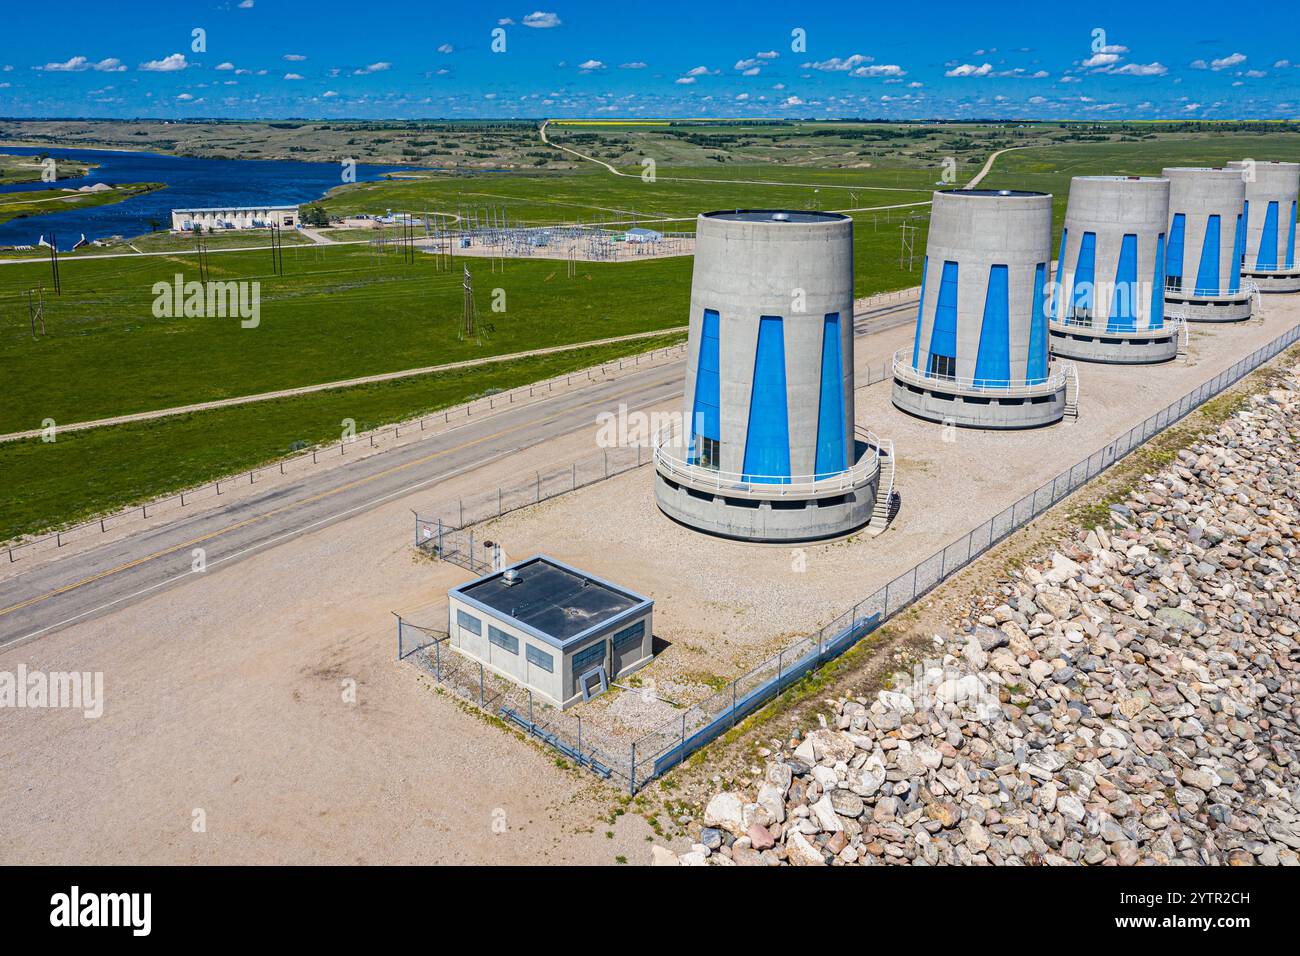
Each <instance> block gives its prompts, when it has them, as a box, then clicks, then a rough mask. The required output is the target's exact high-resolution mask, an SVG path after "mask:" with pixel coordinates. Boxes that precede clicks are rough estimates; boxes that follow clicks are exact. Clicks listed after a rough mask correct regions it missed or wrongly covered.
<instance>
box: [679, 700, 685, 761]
mask: <svg viewBox="0 0 1300 956" xmlns="http://www.w3.org/2000/svg"><path fill="white" fill-rule="evenodd" d="M685 761H686V711H682V746H681V749H680V750H678V751H677V762H678V763H684V762H685Z"/></svg>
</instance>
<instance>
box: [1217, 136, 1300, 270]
mask: <svg viewBox="0 0 1300 956" xmlns="http://www.w3.org/2000/svg"><path fill="white" fill-rule="evenodd" d="M1228 165H1229V166H1231V167H1233V168H1235V169H1240V170H1241V171H1242V177H1243V179H1244V180H1245V185H1246V207H1245V220H1246V247H1245V248H1246V253H1245V259H1244V260H1243V262H1242V267H1241V277H1242V280H1243V281H1245V282H1253V283H1254V284H1255V285H1256V286H1258V287H1259V290H1260V291H1261V292H1300V266H1297V264H1296V259H1295V230H1296V198H1297V194H1300V163H1279V162H1257V161H1255V160H1246V161H1244V162H1240V163H1229V164H1228Z"/></svg>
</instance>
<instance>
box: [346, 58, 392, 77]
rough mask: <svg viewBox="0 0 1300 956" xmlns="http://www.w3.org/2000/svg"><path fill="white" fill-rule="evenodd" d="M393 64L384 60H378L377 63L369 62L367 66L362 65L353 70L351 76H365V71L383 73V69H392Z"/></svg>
mask: <svg viewBox="0 0 1300 956" xmlns="http://www.w3.org/2000/svg"><path fill="white" fill-rule="evenodd" d="M392 67H393V64H391V63H389V62H387V61H386V60H380V61H379V62H378V63H371V64H370V65H369V66H363V67H362V68H361V69H359V70H353V71H352V75H353V76H365V75H366V74H367V73H383V72H384V71H385V70H390V69H392Z"/></svg>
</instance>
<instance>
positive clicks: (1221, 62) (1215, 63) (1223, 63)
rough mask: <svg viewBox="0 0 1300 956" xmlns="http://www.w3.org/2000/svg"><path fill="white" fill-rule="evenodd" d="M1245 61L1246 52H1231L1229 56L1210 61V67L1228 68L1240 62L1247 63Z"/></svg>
mask: <svg viewBox="0 0 1300 956" xmlns="http://www.w3.org/2000/svg"><path fill="white" fill-rule="evenodd" d="M1245 62H1246V55H1245V54H1244V53H1229V54H1228V55H1227V56H1225V57H1223V58H1221V59H1218V60H1212V61H1210V69H1211V70H1226V69H1227V68H1228V67H1230V66H1236V65H1237V64H1239V63H1245Z"/></svg>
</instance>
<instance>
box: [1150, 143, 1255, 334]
mask: <svg viewBox="0 0 1300 956" xmlns="http://www.w3.org/2000/svg"><path fill="white" fill-rule="evenodd" d="M1161 175H1162V176H1164V177H1165V178H1166V179H1168V180H1169V241H1168V244H1167V249H1166V252H1165V312H1166V314H1167V315H1170V316H1175V317H1178V318H1182V319H1184V320H1186V321H1188V322H1241V321H1244V320H1245V319H1249V318H1250V313H1251V300H1252V297H1253V296H1252V292H1251V290H1250V289H1249V288H1248V287H1247V286H1246V285H1245V284H1244V283H1243V282H1242V281H1241V263H1242V259H1243V257H1244V256H1245V254H1246V184H1245V183H1244V182H1243V181H1242V176H1241V171H1240V170H1237V169H1229V168H1226V167H1222V166H1215V167H1184V166H1177V167H1170V168H1168V169H1166V170H1165V171H1164V172H1163V173H1161Z"/></svg>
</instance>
